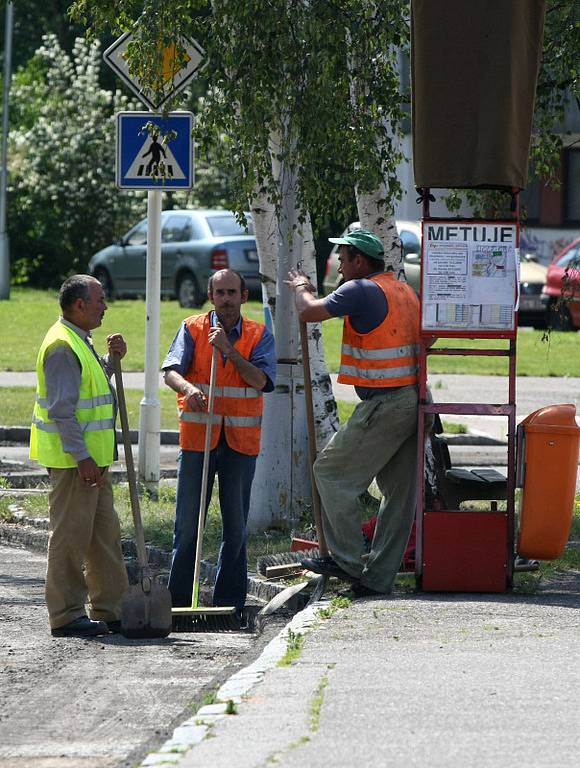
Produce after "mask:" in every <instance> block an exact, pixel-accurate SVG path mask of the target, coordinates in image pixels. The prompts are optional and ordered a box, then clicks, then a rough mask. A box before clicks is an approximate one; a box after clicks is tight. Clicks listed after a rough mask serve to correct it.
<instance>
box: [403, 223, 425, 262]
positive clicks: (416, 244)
mask: <svg viewBox="0 0 580 768" xmlns="http://www.w3.org/2000/svg"><path fill="white" fill-rule="evenodd" d="M400 238H401V242H402V243H403V256H407V254H409V253H417V254H420V253H421V241H420V240H419V238H418V237H417V235H416V234H415V233H414V232H409V230H408V229H402V230H401V234H400Z"/></svg>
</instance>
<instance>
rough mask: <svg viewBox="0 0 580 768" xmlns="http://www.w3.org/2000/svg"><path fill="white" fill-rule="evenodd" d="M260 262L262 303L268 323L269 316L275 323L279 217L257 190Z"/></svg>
mask: <svg viewBox="0 0 580 768" xmlns="http://www.w3.org/2000/svg"><path fill="white" fill-rule="evenodd" d="M250 210H251V212H252V221H253V222H254V232H255V233H256V245H257V249H258V261H259V264H260V280H261V281H262V302H263V304H264V314H265V316H266V321H268V315H269V317H270V320H271V324H272V327H271V328H270V330H272V328H273V322H274V319H275V317H276V274H277V270H278V217H277V216H276V207H275V205H274V203H273V202H272V201H271V200H270V199H269V198H268V195H267V194H266V193H265V192H264V190H262V189H256V190H255V192H254V195H253V198H252V200H251V203H250Z"/></svg>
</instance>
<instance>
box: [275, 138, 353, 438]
mask: <svg viewBox="0 0 580 768" xmlns="http://www.w3.org/2000/svg"><path fill="white" fill-rule="evenodd" d="M278 141H279V138H278V137H277V136H274V135H273V136H272V137H271V141H270V146H271V148H272V171H273V175H274V178H275V179H278V180H279V178H280V166H279V163H278V162H277V160H276V159H275V158H276V151H275V150H276V147H277V146H278ZM298 213H299V212H298V211H296V216H295V220H298ZM294 242H295V247H296V248H299V252H300V255H299V259H298V261H299V262H300V266H301V269H302V270H303V271H304V272H305V273H306V274H307V275H308V277H309V278H310V281H311V282H312V284H313V285H316V253H315V250H314V236H313V233H312V223H311V220H310V214H309V213H308V212H306V214H305V221H304V223H302V224H301V225H299V230H298V231H297V232H295V233H294ZM268 285H269V282H268ZM279 290H289V289H288V288H287V287H286V286H285V285H281V286H279ZM274 303H275V298H274ZM307 332H308V350H309V352H310V376H311V384H312V400H313V410H314V424H315V430H316V450H317V452H318V451H320V450H322V448H324V446H325V445H326V443H327V442H328V441H329V440H330V438H331V437H332V435H333V434H334V433H335V432H336V431H337V430H338V427H339V422H338V410H337V406H336V400H335V399H334V393H333V391H332V381H331V379H330V375H329V373H328V368H327V367H326V360H325V358H324V342H323V339H322V329H321V323H307Z"/></svg>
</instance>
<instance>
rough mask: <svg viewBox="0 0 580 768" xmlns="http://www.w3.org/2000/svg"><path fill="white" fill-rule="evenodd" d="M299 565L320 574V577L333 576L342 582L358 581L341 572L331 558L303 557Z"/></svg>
mask: <svg viewBox="0 0 580 768" xmlns="http://www.w3.org/2000/svg"><path fill="white" fill-rule="evenodd" d="M300 563H301V564H302V565H303V566H304V567H305V568H307V569H308V570H309V571H313V572H314V573H320V574H321V575H322V576H335V577H336V578H337V579H343V581H358V579H356V577H355V576H351V575H350V573H347V572H346V571H343V570H342V568H341V567H340V565H338V563H337V562H335V561H334V560H333V559H332V557H305V558H304V559H303V560H301V561H300Z"/></svg>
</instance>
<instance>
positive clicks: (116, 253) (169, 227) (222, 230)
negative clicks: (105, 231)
mask: <svg viewBox="0 0 580 768" xmlns="http://www.w3.org/2000/svg"><path fill="white" fill-rule="evenodd" d="M246 217H247V220H248V228H247V229H245V228H244V227H243V226H242V225H241V224H239V223H238V221H237V219H236V217H235V214H234V213H232V212H231V211H223V210H217V209H216V210H207V209H206V210H173V211H163V213H162V214H161V296H166V297H168V298H177V300H178V301H179V303H180V305H181V306H182V307H200V306H201V305H202V304H203V303H204V301H206V299H207V281H208V279H209V277H210V275H212V274H213V273H214V272H215V271H216V270H218V269H223V268H225V267H230V268H231V269H235V270H237V271H238V272H239V273H240V274H241V275H242V276H243V277H244V280H245V281H246V287H247V288H248V289H249V291H250V294H251V295H252V296H259V295H261V284H260V277H259V264H258V252H257V250H256V240H255V238H254V231H253V228H252V222H251V217H250V214H249V213H247V214H246ZM146 253H147V219H143V220H142V221H140V222H139V224H137V225H136V226H134V227H133V228H132V229H130V230H129V232H127V234H126V235H125V236H124V237H122V238H121V239H120V240H118V241H117V242H116V243H113V244H112V245H109V246H108V247H107V248H103V250H101V251H99V252H98V253H96V254H95V255H94V256H93V257H92V258H91V260H90V261H89V272H90V274H91V275H94V276H95V277H96V278H97V280H99V281H100V282H101V283H102V285H103V287H104V288H105V292H106V294H107V297H108V298H111V299H112V298H116V297H121V296H143V295H144V294H145V273H146Z"/></svg>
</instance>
